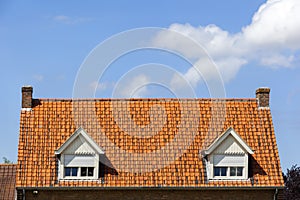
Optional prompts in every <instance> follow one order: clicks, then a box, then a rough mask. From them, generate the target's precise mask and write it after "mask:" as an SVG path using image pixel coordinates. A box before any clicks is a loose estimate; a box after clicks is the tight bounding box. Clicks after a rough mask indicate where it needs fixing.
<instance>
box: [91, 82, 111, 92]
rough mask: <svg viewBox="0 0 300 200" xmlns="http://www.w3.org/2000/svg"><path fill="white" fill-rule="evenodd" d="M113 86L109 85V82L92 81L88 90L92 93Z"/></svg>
mask: <svg viewBox="0 0 300 200" xmlns="http://www.w3.org/2000/svg"><path fill="white" fill-rule="evenodd" d="M113 85H114V84H113V83H109V82H103V83H98V82H97V81H94V82H92V83H91V84H90V88H91V89H92V90H94V91H95V90H98V91H104V90H106V89H108V88H109V87H111V86H113Z"/></svg>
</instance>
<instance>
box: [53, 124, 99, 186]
mask: <svg viewBox="0 0 300 200" xmlns="http://www.w3.org/2000/svg"><path fill="white" fill-rule="evenodd" d="M55 154H56V155H57V157H58V179H59V180H62V179H80V180H81V179H98V178H99V160H100V156H101V155H104V151H103V150H102V149H101V148H100V147H99V146H98V145H97V143H96V142H95V141H94V140H93V139H92V138H91V137H90V136H89V135H88V134H87V133H86V131H85V130H84V129H83V128H79V129H77V130H76V131H75V132H74V133H73V134H72V135H71V136H70V137H69V138H68V139H67V141H66V142H65V143H64V144H63V145H62V146H61V147H60V148H59V149H58V150H56V151H55Z"/></svg>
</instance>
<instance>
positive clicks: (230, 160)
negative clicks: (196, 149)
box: [204, 128, 253, 180]
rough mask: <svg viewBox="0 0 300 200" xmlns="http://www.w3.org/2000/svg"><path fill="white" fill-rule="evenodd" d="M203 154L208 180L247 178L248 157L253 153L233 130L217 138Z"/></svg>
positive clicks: (230, 129)
mask: <svg viewBox="0 0 300 200" xmlns="http://www.w3.org/2000/svg"><path fill="white" fill-rule="evenodd" d="M204 154H205V157H206V160H207V162H206V169H207V176H208V179H209V180H214V179H215V180H235V179H236V180H241V179H247V178H248V155H249V154H253V151H252V150H251V148H250V147H249V146H248V145H247V144H246V143H245V141H243V140H242V138H241V137H240V136H239V135H238V134H237V133H236V132H235V131H234V130H233V128H229V129H228V130H227V131H225V132H224V133H223V134H222V135H221V136H220V137H218V138H217V139H216V140H215V141H214V142H213V143H212V144H211V145H210V146H209V148H208V149H207V150H205V151H204Z"/></svg>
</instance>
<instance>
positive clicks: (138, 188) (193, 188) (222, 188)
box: [17, 186, 284, 200]
mask: <svg viewBox="0 0 300 200" xmlns="http://www.w3.org/2000/svg"><path fill="white" fill-rule="evenodd" d="M283 188H284V187H272V186H269V187H268V186H267V187H266V186H262V187H190V186H189V187H164V186H161V187H159V186H157V187H134V186H133V187H18V188H17V189H23V190H70V189H71V190H72V189H73V190H145V189H146V190H274V189H275V193H274V198H275V194H276V198H277V195H278V189H283ZM276 191H277V192H276ZM24 200H25V199H24Z"/></svg>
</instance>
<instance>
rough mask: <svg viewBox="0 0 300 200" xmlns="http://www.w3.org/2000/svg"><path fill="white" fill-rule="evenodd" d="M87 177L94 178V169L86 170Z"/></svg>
mask: <svg viewBox="0 0 300 200" xmlns="http://www.w3.org/2000/svg"><path fill="white" fill-rule="evenodd" d="M88 176H94V167H89V168H88Z"/></svg>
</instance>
